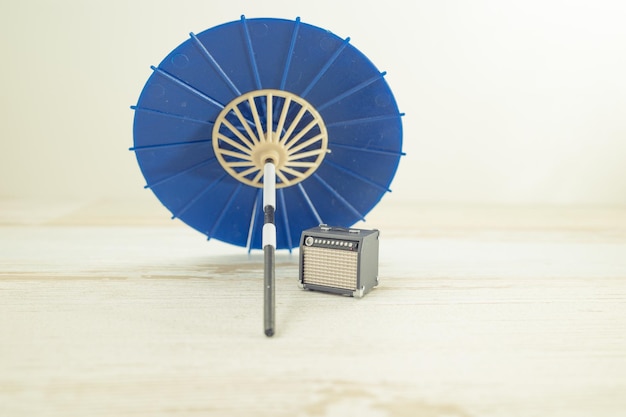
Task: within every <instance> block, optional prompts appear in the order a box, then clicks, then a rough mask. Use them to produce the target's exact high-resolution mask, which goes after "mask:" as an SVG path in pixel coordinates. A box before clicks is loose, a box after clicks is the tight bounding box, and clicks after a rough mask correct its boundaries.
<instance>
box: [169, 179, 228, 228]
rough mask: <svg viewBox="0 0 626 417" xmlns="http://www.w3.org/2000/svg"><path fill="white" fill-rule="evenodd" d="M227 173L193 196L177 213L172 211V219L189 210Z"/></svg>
mask: <svg viewBox="0 0 626 417" xmlns="http://www.w3.org/2000/svg"><path fill="white" fill-rule="evenodd" d="M226 175H227V174H224V175H222V176H221V177H219V178H218V179H217V180H215V181H212V182H211V183H210V184H209V185H208V186H207V187H205V188H204V189H203V190H202V191H200V192H199V193H197V194H196V195H195V196H193V198H191V200H189V201H188V202H187V203H186V204H185V205H184V206H183V207H182V208H180V209H178V211H176V213H174V212H172V220H173V219H176V218H178V217H180V216H181V215H182V214H183V213H185V212H186V211H187V210H189V208H190V207H191V206H193V205H194V204H196V202H197V201H198V200H199V199H200V197H202V196H203V195H205V194H206V193H208V192H209V191H210V190H211V189H213V187H215V186H216V185H217V184H219V183H220V182H221V181H222V180H223V179H224V178H225V177H226Z"/></svg>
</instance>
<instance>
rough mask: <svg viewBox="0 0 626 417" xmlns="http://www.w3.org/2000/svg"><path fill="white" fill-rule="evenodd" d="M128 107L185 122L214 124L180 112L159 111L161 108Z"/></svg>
mask: <svg viewBox="0 0 626 417" xmlns="http://www.w3.org/2000/svg"><path fill="white" fill-rule="evenodd" d="M130 108H131V109H132V110H135V111H138V112H144V113H153V114H157V115H159V116H166V117H171V118H173V119H180V120H183V121H185V122H194V123H200V124H206V125H213V124H215V123H214V122H211V121H208V120H199V119H194V118H191V117H187V116H181V115H180V114H176V113H170V112H166V111H161V110H155V109H149V108H147V107H139V106H130Z"/></svg>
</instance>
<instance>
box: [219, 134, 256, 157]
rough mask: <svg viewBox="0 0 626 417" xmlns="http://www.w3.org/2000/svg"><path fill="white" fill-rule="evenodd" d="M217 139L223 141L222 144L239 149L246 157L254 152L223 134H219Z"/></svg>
mask: <svg viewBox="0 0 626 417" xmlns="http://www.w3.org/2000/svg"><path fill="white" fill-rule="evenodd" d="M217 138H218V139H219V140H221V141H222V142H226V143H228V144H229V145H230V146H232V147H233V148H235V149H239V150H240V151H241V152H243V153H245V154H246V155H252V150H251V149H250V148H246V147H245V146H243V145H241V144H240V143H238V142H235V141H234V140H232V139H231V138H229V137H228V136H224V135H222V134H221V133H219V134H218V135H217Z"/></svg>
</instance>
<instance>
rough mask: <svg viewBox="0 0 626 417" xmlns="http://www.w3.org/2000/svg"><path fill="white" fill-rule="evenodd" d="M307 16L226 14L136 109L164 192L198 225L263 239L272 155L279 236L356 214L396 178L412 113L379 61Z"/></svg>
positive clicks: (214, 234) (225, 237)
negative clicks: (232, 17)
mask: <svg viewBox="0 0 626 417" xmlns="http://www.w3.org/2000/svg"><path fill="white" fill-rule="evenodd" d="M349 40H350V39H349V38H347V39H341V38H340V37H338V36H336V35H334V34H332V33H331V32H329V31H327V30H324V29H321V28H319V27H316V26H312V25H309V24H306V23H302V22H301V21H300V19H299V18H298V19H296V20H295V21H293V20H284V19H274V18H259V19H246V18H244V17H243V16H242V18H241V20H238V21H233V22H230V23H225V24H223V25H220V26H216V27H213V28H211V29H208V30H206V31H204V32H202V33H199V34H197V35H196V34H193V33H191V34H190V38H189V39H188V40H186V41H185V42H184V43H182V44H181V45H180V46H178V47H177V48H176V49H174V50H173V51H172V52H171V53H170V54H169V55H168V56H167V57H165V59H164V60H163V61H162V62H161V63H160V64H159V66H158V67H152V70H153V73H152V74H151V76H150V77H149V79H148V81H147V82H146V84H145V87H144V88H143V91H142V92H141V95H140V97H139V100H138V103H137V105H136V106H133V107H132V108H133V109H134V110H135V119H134V146H133V147H132V148H131V150H132V151H134V152H135V154H136V157H137V161H138V163H139V166H140V167H141V171H142V173H143V175H144V177H145V179H146V181H147V185H146V187H147V188H150V189H151V190H152V191H153V192H154V194H155V195H156V196H157V197H158V199H159V200H160V201H161V202H162V203H163V205H165V207H167V209H168V210H169V211H170V212H171V213H172V215H173V216H172V218H179V219H180V220H182V221H183V222H185V223H186V224H188V225H189V226H191V227H193V228H194V229H196V230H198V231H200V232H202V233H204V234H206V235H207V236H208V238H209V239H211V238H215V239H218V240H221V241H224V242H227V243H230V244H234V245H238V246H243V247H247V248H248V249H257V248H261V243H262V236H261V235H262V232H261V229H262V225H263V207H262V204H263V202H262V200H263V198H262V189H263V165H264V163H265V162H267V161H268V160H269V161H271V162H272V163H274V164H275V166H276V230H277V236H276V247H277V248H278V249H281V248H283V249H285V248H286V249H291V248H293V247H295V246H297V245H298V243H299V237H300V234H301V232H302V230H304V229H307V228H309V227H313V226H317V225H319V224H329V225H333V226H344V227H349V226H351V225H353V224H354V223H356V222H357V221H359V220H363V219H364V217H365V215H366V214H367V213H368V212H369V211H370V210H371V209H372V208H373V207H374V206H375V205H376V204H377V203H378V202H379V201H380V199H381V198H382V196H383V195H384V194H385V193H386V192H388V191H389V185H390V183H391V181H392V179H393V177H394V175H395V172H396V169H397V167H398V163H399V160H400V157H401V156H402V155H403V153H402V121H401V116H402V114H400V113H399V111H398V107H397V104H396V101H395V99H394V96H393V94H392V92H391V90H390V88H389V86H388V84H387V82H386V81H385V79H384V75H385V73H381V72H380V71H379V70H378V69H377V68H376V67H375V66H374V65H373V64H372V62H370V60H369V59H368V58H367V57H366V56H365V55H363V54H362V53H361V52H360V51H359V50H357V49H356V48H355V47H354V46H352V45H351V44H350V43H349Z"/></svg>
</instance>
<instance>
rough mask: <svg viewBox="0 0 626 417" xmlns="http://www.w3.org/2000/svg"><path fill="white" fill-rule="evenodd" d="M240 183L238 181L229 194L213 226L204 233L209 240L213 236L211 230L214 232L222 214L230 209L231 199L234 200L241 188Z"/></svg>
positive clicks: (222, 216)
mask: <svg viewBox="0 0 626 417" xmlns="http://www.w3.org/2000/svg"><path fill="white" fill-rule="evenodd" d="M242 185H243V184H241V183H239V185H237V188H235V189H234V190H233V192H232V193H231V194H230V197H228V202H227V203H226V205H225V206H224V208H223V209H222V211H221V212H220V215H219V216H218V218H217V220H216V221H215V223H214V224H213V227H212V228H211V230H210V231H209V232H208V233H207V234H206V235H207V238H208V239H209V240H210V239H211V237H212V236H213V232H215V229H217V227H218V226H219V225H220V223H222V220H223V219H224V215H225V214H226V212H227V211H228V210H229V209H230V206H231V205H232V204H233V201H234V200H235V197H236V196H237V194H239V190H241V186H242Z"/></svg>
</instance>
